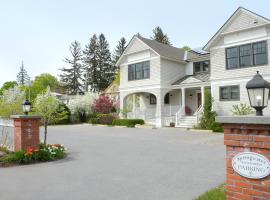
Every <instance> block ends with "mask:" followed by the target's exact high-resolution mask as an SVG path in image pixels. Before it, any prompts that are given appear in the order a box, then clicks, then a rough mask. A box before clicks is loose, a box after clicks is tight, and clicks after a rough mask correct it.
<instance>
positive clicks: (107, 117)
mask: <svg viewBox="0 0 270 200" xmlns="http://www.w3.org/2000/svg"><path fill="white" fill-rule="evenodd" d="M115 118H116V117H115V116H113V115H111V114H98V115H97V119H98V123H99V124H107V125H112V122H113V120H115Z"/></svg>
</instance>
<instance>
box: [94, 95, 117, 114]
mask: <svg viewBox="0 0 270 200" xmlns="http://www.w3.org/2000/svg"><path fill="white" fill-rule="evenodd" d="M113 105H114V102H113V101H112V100H111V99H110V97H108V96H106V95H100V96H99V98H98V99H96V100H95V101H94V105H93V110H94V111H95V112H96V113H102V114H108V113H110V112H111V111H112V109H113Z"/></svg>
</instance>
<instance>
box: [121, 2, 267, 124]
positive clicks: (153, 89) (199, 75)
mask: <svg viewBox="0 0 270 200" xmlns="http://www.w3.org/2000/svg"><path fill="white" fill-rule="evenodd" d="M269 41H270V20H269V19H266V18H264V17H262V16H260V15H258V14H255V13H253V12H251V11H249V10H247V9H245V8H242V7H239V8H238V9H237V10H236V11H235V12H234V13H233V15H232V16H231V17H230V18H229V19H228V20H227V21H226V22H225V24H224V25H223V26H222V27H221V28H220V29H219V30H218V32H217V33H216V34H215V35H214V36H213V37H212V38H211V39H210V40H209V42H208V43H207V44H206V45H205V46H204V48H203V49H198V50H196V49H194V50H191V51H182V50H180V49H179V48H175V47H172V46H168V45H165V44H161V43H159V42H156V41H154V40H150V39H146V38H143V37H141V36H138V35H135V36H134V37H133V38H132V39H131V41H130V43H129V44H128V47H127V48H126V50H125V52H124V53H123V55H122V56H121V58H120V59H119V60H118V62H117V65H118V66H120V74H121V76H120V77H121V78H120V88H119V91H120V107H121V109H124V110H125V109H126V110H127V117H128V118H142V119H144V120H145V121H146V123H150V124H154V125H156V126H157V127H161V126H166V125H169V124H170V123H171V122H174V123H175V124H176V126H179V127H192V126H194V125H195V124H196V123H198V120H199V117H200V114H201V113H202V107H203V104H204V90H205V88H211V94H212V96H213V98H214V103H213V110H215V111H216V112H217V114H218V115H231V110H232V106H233V105H235V104H239V103H240V102H241V103H246V104H249V101H248V95H247V91H246V88H245V85H246V83H247V81H248V80H250V79H251V78H252V77H253V75H255V73H256V71H260V73H261V74H262V75H263V77H264V78H265V79H266V80H269V81H270V66H269V63H268V60H269V59H270V53H269V52H270V49H269V48H270V45H269V44H268V43H269ZM130 102H132V103H131V105H128V104H130ZM265 113H270V109H269V108H267V109H265Z"/></svg>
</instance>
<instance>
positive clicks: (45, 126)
mask: <svg viewBox="0 0 270 200" xmlns="http://www.w3.org/2000/svg"><path fill="white" fill-rule="evenodd" d="M47 127H48V122H47V121H45V123H44V144H45V145H46V142H47Z"/></svg>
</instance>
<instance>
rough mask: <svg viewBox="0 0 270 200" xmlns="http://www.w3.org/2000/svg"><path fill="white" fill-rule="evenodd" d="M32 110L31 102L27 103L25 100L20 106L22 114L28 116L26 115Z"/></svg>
mask: <svg viewBox="0 0 270 200" xmlns="http://www.w3.org/2000/svg"><path fill="white" fill-rule="evenodd" d="M31 108H32V104H31V102H29V101H28V100H26V101H25V102H24V103H23V104H22V109H23V112H24V114H26V115H28V113H29V112H30V111H31Z"/></svg>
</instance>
